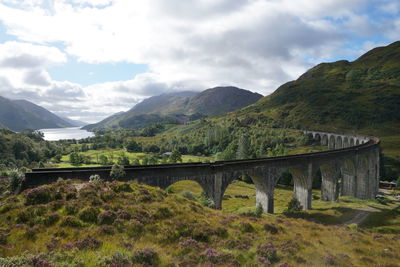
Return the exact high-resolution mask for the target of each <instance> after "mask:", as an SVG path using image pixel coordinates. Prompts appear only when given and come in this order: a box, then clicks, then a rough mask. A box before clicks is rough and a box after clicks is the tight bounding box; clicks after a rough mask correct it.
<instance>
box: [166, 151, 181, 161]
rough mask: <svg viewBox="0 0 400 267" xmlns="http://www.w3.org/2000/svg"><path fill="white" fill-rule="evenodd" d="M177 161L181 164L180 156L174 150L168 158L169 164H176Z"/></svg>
mask: <svg viewBox="0 0 400 267" xmlns="http://www.w3.org/2000/svg"><path fill="white" fill-rule="evenodd" d="M178 161H179V162H181V163H182V155H181V153H180V152H179V151H178V150H174V151H172V154H171V156H169V162H171V163H177V162H178Z"/></svg>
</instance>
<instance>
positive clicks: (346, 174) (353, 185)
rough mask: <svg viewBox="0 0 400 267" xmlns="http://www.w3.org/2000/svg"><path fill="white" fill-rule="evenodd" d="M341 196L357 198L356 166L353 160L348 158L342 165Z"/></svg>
mask: <svg viewBox="0 0 400 267" xmlns="http://www.w3.org/2000/svg"><path fill="white" fill-rule="evenodd" d="M341 187H342V188H341V194H342V195H343V196H352V197H355V196H356V191H357V180H356V166H355V161H354V159H352V158H347V159H345V160H344V161H343V163H342V184H341Z"/></svg>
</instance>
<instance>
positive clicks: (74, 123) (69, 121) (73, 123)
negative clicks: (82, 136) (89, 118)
mask: <svg viewBox="0 0 400 267" xmlns="http://www.w3.org/2000/svg"><path fill="white" fill-rule="evenodd" d="M59 117H60V118H61V119H63V120H64V121H66V122H68V123H70V124H72V125H73V126H75V127H82V126H85V125H88V124H89V123H87V122H84V121H80V120H72V119H70V118H68V117H62V116H59Z"/></svg>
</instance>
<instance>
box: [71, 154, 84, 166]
mask: <svg viewBox="0 0 400 267" xmlns="http://www.w3.org/2000/svg"><path fill="white" fill-rule="evenodd" d="M69 162H71V164H72V165H81V164H82V162H83V158H82V156H81V155H80V154H79V153H77V152H72V153H71V154H69Z"/></svg>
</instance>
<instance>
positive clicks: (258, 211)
mask: <svg viewBox="0 0 400 267" xmlns="http://www.w3.org/2000/svg"><path fill="white" fill-rule="evenodd" d="M263 212H264V210H263V207H262V206H261V204H257V207H256V211H255V213H254V216H255V217H257V218H261V216H262V214H263Z"/></svg>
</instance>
